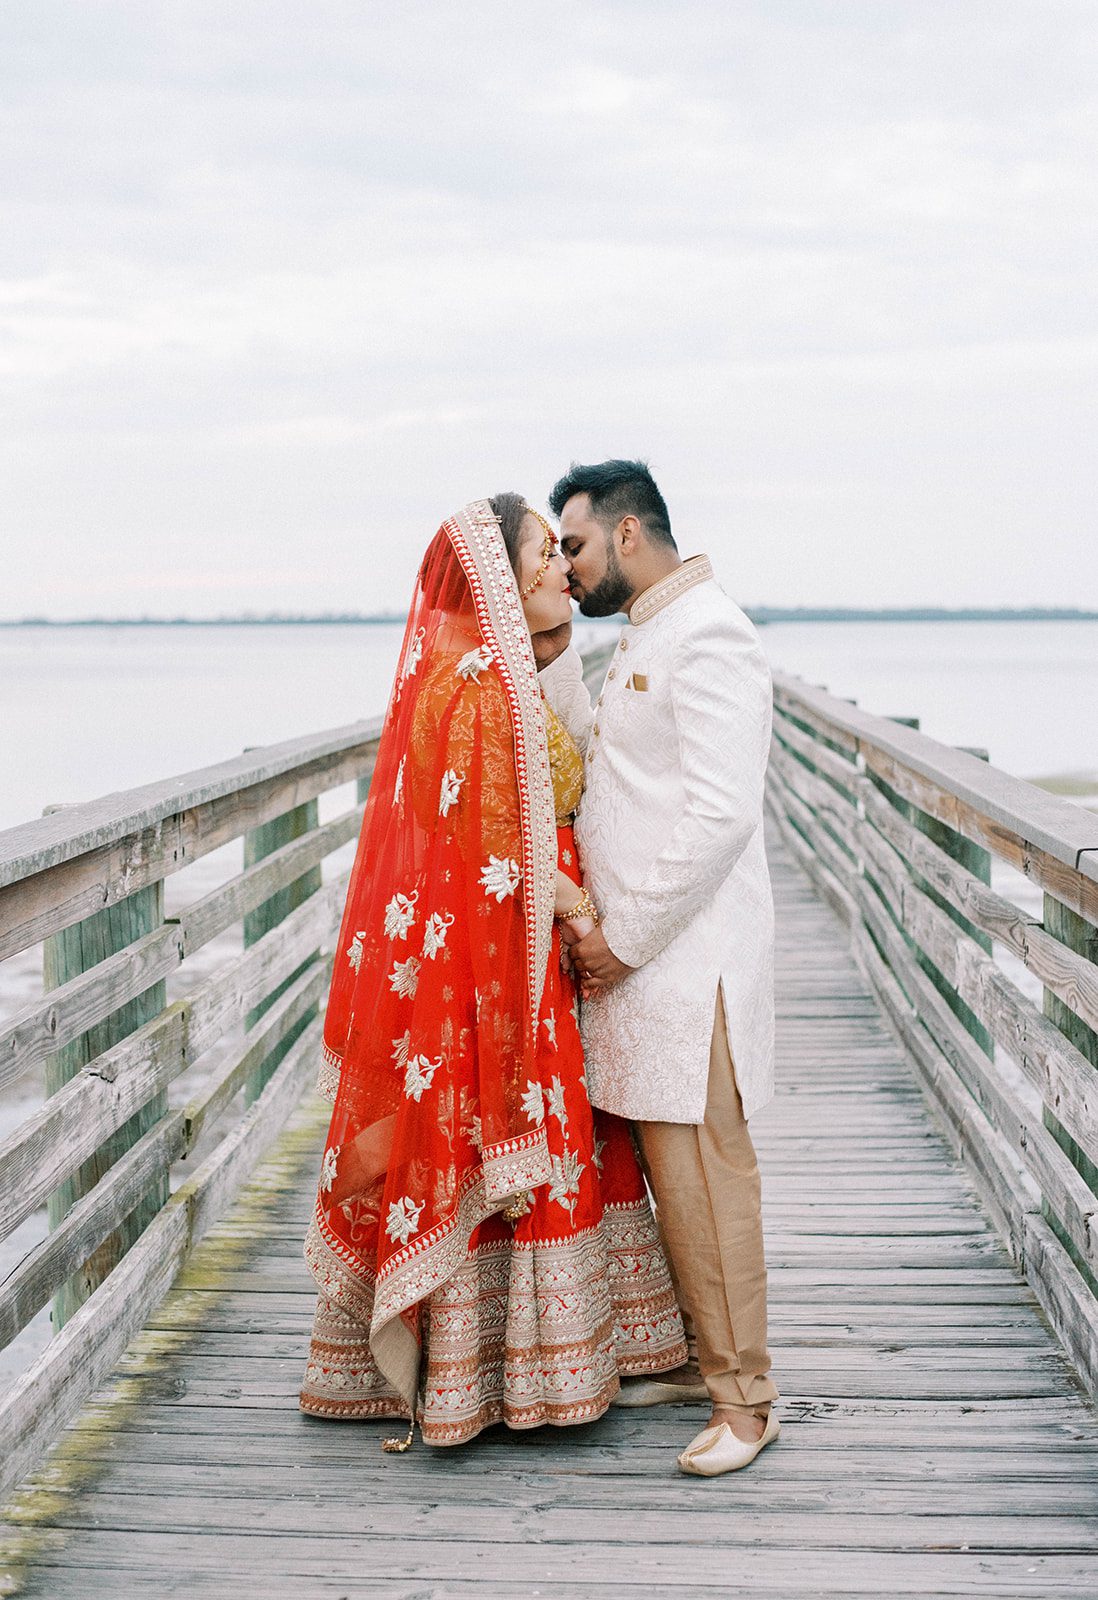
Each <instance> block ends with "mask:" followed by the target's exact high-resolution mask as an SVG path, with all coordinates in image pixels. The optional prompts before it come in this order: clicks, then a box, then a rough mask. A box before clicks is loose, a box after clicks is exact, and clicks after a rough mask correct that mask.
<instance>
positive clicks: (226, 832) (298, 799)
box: [0, 739, 376, 960]
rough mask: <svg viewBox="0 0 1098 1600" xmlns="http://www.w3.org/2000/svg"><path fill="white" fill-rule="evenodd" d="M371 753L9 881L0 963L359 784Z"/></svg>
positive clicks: (0, 905)
mask: <svg viewBox="0 0 1098 1600" xmlns="http://www.w3.org/2000/svg"><path fill="white" fill-rule="evenodd" d="M375 751H376V739H374V740H367V741H365V742H362V743H358V744H352V745H351V746H350V747H349V748H341V749H339V750H337V751H336V752H334V753H333V754H330V755H326V756H323V757H321V758H318V759H317V760H314V761H310V762H308V763H307V764H306V765H304V766H301V767H297V768H293V769H291V770H289V771H285V772H281V773H280V774H279V775H278V776H277V777H274V778H269V779H263V780H262V781H260V782H258V783H256V784H255V785H254V786H253V787H251V788H247V789H237V790H233V791H230V792H228V793H225V794H221V795H218V796H217V797H215V798H213V799H210V800H206V801H203V802H202V803H201V804H200V805H197V806H194V807H193V808H192V809H190V810H186V811H182V812H179V813H177V814H175V815H173V816H170V817H167V818H165V819H162V820H161V821H158V822H156V823H155V824H153V825H152V826H150V827H149V828H148V829H146V830H145V831H144V832H142V833H137V834H133V835H131V836H130V837H128V838H125V837H123V838H120V839H117V840H112V842H110V843H109V844H105V845H102V846H96V847H95V848H93V849H91V850H89V851H87V852H86V853H85V854H82V855H77V856H75V857H73V858H71V859H70V858H66V859H64V860H62V861H60V862H59V864H58V865H56V866H52V867H47V868H43V869H42V870H41V871H40V872H38V873H36V874H34V875H33V876H23V877H20V878H17V879H16V880H15V881H13V882H12V883H10V884H9V885H8V886H7V887H6V888H0V960H3V959H4V958H5V957H7V956H9V955H14V954H16V953H17V952H18V951H20V950H24V949H26V948H27V947H28V946H29V945H32V944H37V943H38V941H39V940H41V939H44V938H46V937H47V936H48V935H49V934H51V933H56V932H57V931H58V930H59V929H61V928H65V927H68V926H69V925H70V924H71V923H73V922H79V921H81V920H82V919H83V918H84V917H88V916H91V914H92V913H93V912H95V911H100V910H102V909H103V907H104V906H106V905H113V904H114V903H115V902H116V901H118V900H121V899H124V898H125V897H126V896H127V895H129V894H132V893H133V891H134V890H135V889H140V888H143V887H144V886H145V885H147V884H150V883H156V882H158V881H159V880H160V879H162V878H165V877H168V876H169V875H170V874H172V873H174V872H179V871H181V870H182V868H184V867H186V866H189V865H190V863H191V862H192V861H195V860H197V859H198V858H199V857H200V856H204V855H207V854H209V852H210V851H211V850H217V849H219V848H220V847H221V846H222V845H223V844H228V843H229V842H230V841H232V840H233V839H238V838H239V837H240V836H241V834H244V833H247V832H248V831H249V830H251V829H254V828H257V827H258V826H259V825H260V824H261V823H263V822H269V821H270V820H271V819H272V818H274V817H277V816H281V815H283V814H284V813H285V812H287V811H290V810H292V809H293V808H294V807H295V806H298V805H302V804H304V802H305V801H307V800H314V799H316V797H317V796H318V795H320V794H323V793H324V792H325V791H326V790H328V789H334V788H338V787H339V786H340V785H342V784H344V783H349V782H351V781H352V780H359V779H361V778H363V777H365V776H366V775H367V774H368V773H369V772H371V771H372V768H373V759H374V754H375ZM66 809H67V808H66ZM63 814H64V813H63V812H58V813H57V815H59V816H60V815H63ZM43 820H44V821H50V820H52V819H50V818H45V819H43ZM27 826H33V824H27ZM10 831H12V832H18V831H19V830H18V829H13V830H10ZM23 864H25V858H19V860H18V861H16V862H13V863H12V864H11V866H12V870H13V871H14V870H15V867H16V866H21V865H23Z"/></svg>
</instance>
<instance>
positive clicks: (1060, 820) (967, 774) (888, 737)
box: [774, 673, 1098, 882]
mask: <svg viewBox="0 0 1098 1600" xmlns="http://www.w3.org/2000/svg"><path fill="white" fill-rule="evenodd" d="M774 682H775V693H776V695H780V696H782V697H783V704H784V706H785V707H786V709H789V708H790V707H791V706H793V705H797V706H800V707H802V708H803V710H804V711H805V712H809V711H811V712H812V713H813V714H814V715H815V716H816V717H817V718H818V719H819V721H820V723H821V724H822V725H824V726H826V727H829V728H831V729H832V730H836V731H838V732H842V733H845V734H846V735H847V736H848V737H852V738H853V739H855V740H856V741H857V750H858V753H860V754H862V755H865V753H866V751H867V750H868V749H874V750H877V751H879V752H880V753H881V754H882V755H885V756H889V757H891V758H892V760H893V761H895V762H896V763H897V764H898V765H899V766H901V767H904V768H906V769H907V770H908V772H910V773H912V774H913V775H915V776H918V777H921V778H924V779H927V780H928V782H929V785H930V787H931V788H934V787H937V788H938V789H939V790H940V791H941V793H942V794H943V795H950V796H952V797H954V798H955V799H956V800H958V801H960V802H961V803H962V804H963V805H964V806H965V807H966V808H967V809H969V810H971V811H973V812H976V813H977V814H978V815H980V816H981V817H983V818H984V819H985V820H986V821H988V822H992V823H995V824H996V825H997V827H998V829H999V832H1000V836H1012V837H1013V838H1014V839H1016V840H1017V841H1019V842H1028V843H1029V844H1030V845H1031V846H1033V847H1035V848H1036V849H1038V850H1041V851H1043V852H1044V853H1045V854H1047V855H1049V856H1051V857H1053V858H1054V859H1055V860H1057V861H1059V862H1061V863H1064V864H1066V865H1068V866H1070V867H1072V868H1075V869H1076V870H1078V871H1079V872H1081V873H1083V874H1084V875H1086V876H1088V877H1090V878H1092V879H1094V880H1095V881H1096V882H1098V861H1080V859H1079V857H1080V855H1081V853H1082V852H1084V851H1087V850H1094V851H1098V815H1095V814H1094V813H1093V812H1089V811H1087V810H1086V809H1085V808H1083V807H1081V806H1074V805H1072V804H1071V803H1070V802H1069V801H1066V800H1062V799H1060V798H1059V796H1057V795H1051V794H1046V793H1045V792H1044V791H1043V790H1041V789H1036V788H1034V786H1033V785H1032V784H1030V783H1026V782H1025V781H1024V780H1023V779H1021V778H1014V777H1011V775H1010V774H1009V773H1006V772H1002V771H1000V770H999V768H997V767H993V766H989V765H988V763H987V762H986V761H980V760H978V759H977V758H976V757H975V756H971V755H968V754H966V753H965V752H964V751H961V750H955V749H953V748H952V746H950V745H946V744H941V743H939V742H938V740H936V739H931V738H929V737H928V736H927V735H926V734H923V733H917V732H916V731H915V730H913V729H910V728H905V727H903V726H902V725H900V724H899V723H896V722H892V721H890V720H889V719H888V718H887V717H878V716H873V715H871V714H870V713H869V712H866V711H861V710H859V709H858V707H857V706H852V705H849V704H848V703H847V702H846V701H843V700H838V699H836V698H835V697H834V696H833V695H829V694H826V693H825V692H824V691H823V690H821V689H812V688H810V687H809V686H808V685H807V684H802V683H800V682H799V681H798V680H796V679H793V678H789V677H787V676H786V675H785V674H782V673H775V675H774ZM794 714H797V713H794ZM829 736H830V735H829ZM916 803H917V804H919V805H922V801H921V800H916ZM923 809H924V810H930V807H929V806H924V807H923ZM931 814H932V815H937V813H934V812H932V813H931ZM940 820H941V821H943V822H947V823H949V824H950V826H953V827H956V826H957V823H956V822H955V821H954V819H953V817H952V816H948V815H946V816H942V817H941V819H940ZM959 831H960V832H962V833H966V834H967V829H965V828H960V829H959ZM970 837H971V835H970ZM981 842H983V841H981Z"/></svg>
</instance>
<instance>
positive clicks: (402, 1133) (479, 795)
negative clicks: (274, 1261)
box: [306, 500, 556, 1410]
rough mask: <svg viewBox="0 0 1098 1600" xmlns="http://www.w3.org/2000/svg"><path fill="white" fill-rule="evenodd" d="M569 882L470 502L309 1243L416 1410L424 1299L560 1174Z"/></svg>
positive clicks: (379, 863) (336, 1066) (342, 1050)
mask: <svg viewBox="0 0 1098 1600" xmlns="http://www.w3.org/2000/svg"><path fill="white" fill-rule="evenodd" d="M555 871H556V830H555V820H554V807H553V794H552V784H551V778H550V771H549V759H548V751H547V747H546V735H545V720H544V710H543V706H542V702H541V696H540V692H539V688H538V681H537V668H536V665H535V662H534V657H533V650H532V646H531V642H530V634H529V630H528V629H527V626H526V622H525V618H524V616H523V611H522V604H521V601H520V598H519V593H518V586H517V584H516V582H515V578H514V574H513V572H512V570H511V565H510V561H509V559H508V556H507V551H506V548H505V546H504V542H503V537H502V535H501V533H500V529H499V524H498V522H497V520H496V518H495V516H494V514H493V512H492V510H491V507H490V505H489V504H488V502H487V501H483V500H480V501H474V502H473V503H472V504H471V505H468V506H466V507H465V509H464V510H463V511H462V512H460V513H459V514H458V515H457V516H455V517H452V518H450V519H449V520H448V521H446V522H444V523H443V525H442V527H441V528H440V529H439V531H438V533H437V534H436V536H435V538H434V539H433V540H432V542H431V544H430V546H429V547H428V550H427V553H426V555H425V556H424V559H423V562H422V565H421V567H420V572H419V577H418V580H417V585H416V592H415V596H414V598H413V602H412V608H411V611H410V613H409V617H408V624H407V628H406V630H405V635H404V643H403V647H402V650H401V656H400V662H399V667H398V671H397V677H396V681H395V684H394V687H393V692H392V697H391V699H390V703H389V709H388V712H387V715H386V719H385V723H384V728H383V732H382V736H381V743H380V747H379V750H378V757H377V764H376V766H375V769H374V774H373V778H372V781H371V786H370V795H369V799H368V801H367V805H366V813H365V817H364V819H363V824H362V832H361V836H360V839H359V845H358V852H357V855H356V858H355V864H354V867H353V870H352V873H351V879H350V886H349V889H348V894H347V903H346V909H345V912H344V916H343V924H342V928H341V932H340V937H339V944H338V947H337V951H336V958H335V970H334V973H333V977H332V984H331V992H330V996H329V1000H328V1010H327V1015H326V1019H325V1028H324V1067H323V1068H322V1072H321V1085H320V1087H321V1090H322V1092H326V1093H327V1094H328V1095H329V1097H330V1098H333V1099H334V1111H333V1115H332V1121H331V1126H330V1129H329V1133H328V1141H327V1145H326V1148H325V1152H324V1162H323V1168H322V1172H321V1179H320V1185H319V1191H318V1195H317V1205H316V1212H315V1216H314V1220H313V1223H312V1225H311V1227H310V1230H309V1236H308V1239H307V1241H306V1259H307V1260H308V1262H309V1265H310V1267H311V1269H312V1271H313V1273H314V1276H315V1277H316V1278H317V1281H318V1284H319V1286H320V1288H321V1290H322V1292H323V1293H324V1294H326V1295H327V1296H328V1298H329V1299H330V1300H331V1301H333V1302H334V1303H335V1304H337V1305H338V1306H340V1307H341V1308H342V1309H343V1310H345V1311H346V1312H347V1313H348V1314H349V1315H351V1316H352V1317H354V1318H355V1319H356V1320H357V1321H360V1322H361V1323H362V1324H363V1325H364V1326H365V1327H367V1328H369V1330H370V1333H369V1342H370V1349H371V1352H372V1354H373V1356H374V1359H375V1361H376V1362H377V1365H378V1367H379V1368H380V1370H381V1372H382V1373H384V1375H385V1377H386V1378H387V1379H388V1381H389V1382H390V1384H392V1386H393V1387H394V1388H395V1389H396V1390H397V1392H398V1393H399V1394H400V1395H401V1396H402V1397H403V1398H404V1399H405V1400H406V1401H407V1403H408V1406H409V1409H411V1410H414V1406H415V1398H416V1387H417V1381H418V1368H419V1350H420V1343H421V1340H420V1327H419V1317H418V1307H419V1305H420V1303H421V1302H422V1301H423V1300H424V1299H425V1298H426V1297H427V1296H428V1295H429V1294H430V1293H431V1292H432V1290H433V1289H435V1288H437V1287H438V1285H439V1284H441V1283H444V1282H445V1281H446V1279H447V1278H448V1277H449V1276H450V1275H451V1274H452V1273H453V1272H454V1271H455V1269H456V1268H457V1266H458V1265H459V1264H460V1263H461V1262H462V1261H463V1260H464V1258H465V1253H466V1249H467V1245H468V1241H469V1236H470V1234H471V1233H472V1230H473V1229H474V1228H475V1227H476V1226H477V1224H478V1223H479V1222H481V1221H482V1220H483V1219H484V1218H485V1217H486V1216H489V1215H490V1214H491V1213H492V1212H494V1211H498V1210H500V1209H501V1208H502V1207H503V1206H504V1205H505V1204H506V1203H507V1201H508V1199H509V1197H511V1196H512V1195H514V1194H515V1193H516V1192H517V1191H521V1190H525V1189H527V1188H532V1187H536V1186H537V1185H539V1184H541V1183H545V1182H547V1181H548V1179H549V1177H550V1161H549V1154H548V1150H547V1147H546V1138H545V1128H544V1123H543V1122H542V1109H541V1108H542V1091H541V1086H540V1082H539V1078H538V1071H537V1068H536V1065H535V1045H536V1032H537V1025H538V1014H539V1003H540V999H541V992H542V987H543V985H544V981H545V974H546V967H547V963H548V958H549V949H550V942H551V936H552V924H553V902H554V891H555ZM535 1112H536V1114H535Z"/></svg>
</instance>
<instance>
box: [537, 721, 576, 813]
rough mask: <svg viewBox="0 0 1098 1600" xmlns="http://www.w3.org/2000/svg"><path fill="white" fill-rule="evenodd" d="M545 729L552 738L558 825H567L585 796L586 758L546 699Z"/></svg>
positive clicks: (550, 756) (551, 770)
mask: <svg viewBox="0 0 1098 1600" xmlns="http://www.w3.org/2000/svg"><path fill="white" fill-rule="evenodd" d="M544 704H545V731H546V734H547V735H548V739H549V768H550V772H551V773H552V778H553V801H554V805H555V808H556V813H557V827H558V828H564V827H567V826H568V824H569V823H570V822H571V821H572V819H573V818H574V817H575V814H576V809H577V807H578V806H579V803H580V799H581V797H582V795H583V757H582V756H581V755H580V753H579V751H578V750H577V749H576V746H575V744H574V743H573V741H572V735H571V734H570V733H569V732H568V729H567V728H566V727H565V726H564V723H563V722H562V721H561V720H560V718H559V717H558V716H557V714H556V712H555V711H554V710H553V708H552V706H551V705H550V704H549V702H548V701H547V700H546V701H545V702H544Z"/></svg>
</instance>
